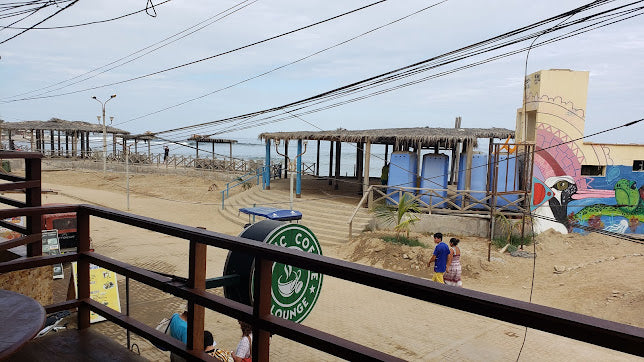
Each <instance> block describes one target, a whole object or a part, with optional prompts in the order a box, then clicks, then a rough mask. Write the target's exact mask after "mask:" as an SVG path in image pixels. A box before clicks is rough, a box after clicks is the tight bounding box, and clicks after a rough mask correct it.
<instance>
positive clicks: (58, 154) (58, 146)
mask: <svg viewBox="0 0 644 362" xmlns="http://www.w3.org/2000/svg"><path fill="white" fill-rule="evenodd" d="M60 150H61V148H60V131H58V156H60Z"/></svg>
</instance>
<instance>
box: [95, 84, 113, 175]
mask: <svg viewBox="0 0 644 362" xmlns="http://www.w3.org/2000/svg"><path fill="white" fill-rule="evenodd" d="M112 98H116V94H112V95H111V96H110V98H109V99H108V100H106V101H105V102H101V101H100V100H99V99H98V98H96V96H94V97H92V99H94V100H96V101H97V102H98V103H100V104H101V108H102V109H103V174H105V171H106V170H107V132H106V127H105V105H106V104H107V102H109V101H110V100H111V99H112ZM99 117H100V116H96V118H99ZM99 121H100V118H99Z"/></svg>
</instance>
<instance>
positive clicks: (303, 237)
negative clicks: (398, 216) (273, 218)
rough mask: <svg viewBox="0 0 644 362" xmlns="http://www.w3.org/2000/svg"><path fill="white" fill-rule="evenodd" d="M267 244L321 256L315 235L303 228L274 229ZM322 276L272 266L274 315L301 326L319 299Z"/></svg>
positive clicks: (279, 264) (302, 270) (294, 226)
mask: <svg viewBox="0 0 644 362" xmlns="http://www.w3.org/2000/svg"><path fill="white" fill-rule="evenodd" d="M266 242H267V243H268V244H272V245H279V246H283V247H286V248H290V249H297V250H302V251H305V252H307V253H313V254H318V255H322V249H321V248H320V243H319V242H318V239H317V238H316V237H315V235H314V234H313V232H311V230H309V229H308V228H307V227H305V226H302V225H300V224H286V225H284V226H281V227H278V228H276V229H274V230H273V231H272V232H271V234H270V235H268V236H267V237H266ZM321 288H322V274H320V273H314V272H311V271H309V270H306V269H300V268H296V267H293V266H291V265H285V264H281V263H273V278H272V283H271V295H272V303H271V314H272V315H274V316H276V317H281V318H284V319H288V320H290V321H293V322H296V323H299V322H301V321H303V320H304V318H306V317H307V316H308V315H309V313H311V310H313V306H314V305H315V302H317V300H318V297H319V296H320V290H321Z"/></svg>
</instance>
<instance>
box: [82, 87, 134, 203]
mask: <svg viewBox="0 0 644 362" xmlns="http://www.w3.org/2000/svg"><path fill="white" fill-rule="evenodd" d="M113 98H116V94H112V95H111V96H110V98H108V99H107V100H106V101H105V102H101V101H100V100H99V99H98V98H96V96H94V97H92V99H94V100H96V101H97V102H98V103H100V104H101V109H102V110H103V175H105V172H106V171H107V126H106V125H105V106H106V105H107V102H109V101H110V100H112V99H113ZM88 136H89V134H88ZM128 210H129V208H128Z"/></svg>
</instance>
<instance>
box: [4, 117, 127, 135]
mask: <svg viewBox="0 0 644 362" xmlns="http://www.w3.org/2000/svg"><path fill="white" fill-rule="evenodd" d="M0 128H2V129H7V130H12V131H31V130H47V131H49V130H52V131H65V132H73V131H81V132H93V133H103V125H102V124H98V123H89V122H83V121H65V120H63V119H58V118H52V119H50V120H49V121H24V122H1V123H0ZM106 131H107V133H116V134H129V133H130V132H128V131H124V130H122V129H118V128H115V127H111V126H107V127H106Z"/></svg>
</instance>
